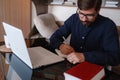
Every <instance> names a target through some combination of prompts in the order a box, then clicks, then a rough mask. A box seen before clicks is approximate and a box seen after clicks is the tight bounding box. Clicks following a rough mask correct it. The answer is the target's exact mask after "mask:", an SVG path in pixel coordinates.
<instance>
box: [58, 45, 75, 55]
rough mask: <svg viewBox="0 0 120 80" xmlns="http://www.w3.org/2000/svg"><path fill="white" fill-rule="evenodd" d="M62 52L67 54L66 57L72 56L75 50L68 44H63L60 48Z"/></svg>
mask: <svg viewBox="0 0 120 80" xmlns="http://www.w3.org/2000/svg"><path fill="white" fill-rule="evenodd" d="M59 49H60V51H61V52H62V53H63V54H65V55H68V54H70V53H71V52H74V51H75V50H74V49H73V48H72V47H71V46H70V45H68V44H61V45H60V47H59Z"/></svg>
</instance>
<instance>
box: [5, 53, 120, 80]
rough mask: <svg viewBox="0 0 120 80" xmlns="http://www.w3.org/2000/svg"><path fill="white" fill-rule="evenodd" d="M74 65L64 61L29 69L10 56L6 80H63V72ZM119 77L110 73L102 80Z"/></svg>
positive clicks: (112, 79) (14, 56) (113, 79)
mask: <svg viewBox="0 0 120 80" xmlns="http://www.w3.org/2000/svg"><path fill="white" fill-rule="evenodd" d="M73 66H74V65H72V64H70V63H69V62H67V61H66V60H65V61H63V62H59V63H56V64H52V65H49V66H44V67H41V68H37V69H33V70H32V69H30V68H29V67H28V66H27V65H26V64H25V63H24V62H22V61H21V60H20V59H19V58H18V57H17V56H16V55H14V54H12V58H11V63H10V67H9V70H8V75H7V79H8V80H64V76H63V72H64V71H66V70H68V69H70V68H71V67H73ZM119 79H120V76H119V75H116V74H114V73H111V74H110V75H109V76H108V77H106V78H105V79H104V80H119Z"/></svg>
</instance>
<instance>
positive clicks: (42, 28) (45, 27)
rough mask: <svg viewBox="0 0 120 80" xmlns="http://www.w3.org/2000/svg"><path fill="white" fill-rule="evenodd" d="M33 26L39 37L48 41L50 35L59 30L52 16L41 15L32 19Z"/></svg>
mask: <svg viewBox="0 0 120 80" xmlns="http://www.w3.org/2000/svg"><path fill="white" fill-rule="evenodd" d="M33 21H34V24H35V26H36V28H37V30H38V32H39V33H40V35H41V36H42V37H44V38H46V39H49V38H50V37H51V35H52V34H53V33H54V32H55V31H56V30H57V29H58V28H59V27H58V25H57V24H56V22H55V19H54V16H53V15H52V14H49V13H47V14H42V15H38V16H37V17H35V18H34V20H33Z"/></svg>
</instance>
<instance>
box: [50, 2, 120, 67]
mask: <svg viewBox="0 0 120 80" xmlns="http://www.w3.org/2000/svg"><path fill="white" fill-rule="evenodd" d="M101 3H102V0H78V9H77V11H76V13H75V14H73V15H72V16H71V17H70V18H68V19H67V20H66V21H65V23H64V25H63V26H61V27H60V28H59V29H58V30H57V31H56V32H55V33H54V34H53V35H52V36H51V38H50V45H51V46H52V47H53V48H54V49H55V48H58V49H60V51H61V52H62V53H63V54H66V55H67V60H68V61H69V62H70V63H73V64H76V63H81V62H84V61H88V62H91V63H95V64H99V65H103V66H106V65H112V66H114V65H117V64H118V60H119V59H118V53H119V41H118V33H117V29H116V25H115V23H114V22H113V21H112V20H110V19H109V18H107V17H103V16H101V15H100V14H99V11H100V8H101ZM70 34H71V40H70V45H69V44H64V43H63V37H64V38H67V37H68V36H69V35H70Z"/></svg>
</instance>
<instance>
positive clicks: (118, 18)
mask: <svg viewBox="0 0 120 80" xmlns="http://www.w3.org/2000/svg"><path fill="white" fill-rule="evenodd" d="M76 10H77V7H76V6H61V5H59V6H58V5H49V6H48V13H52V14H53V15H54V16H55V19H56V21H65V20H66V19H67V18H68V17H69V16H71V15H72V14H73V13H75V12H76ZM100 14H102V15H104V16H107V17H109V18H111V19H112V20H113V21H114V22H115V23H116V25H117V26H120V9H113V8H112V9H109V8H102V9H101V10H100Z"/></svg>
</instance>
